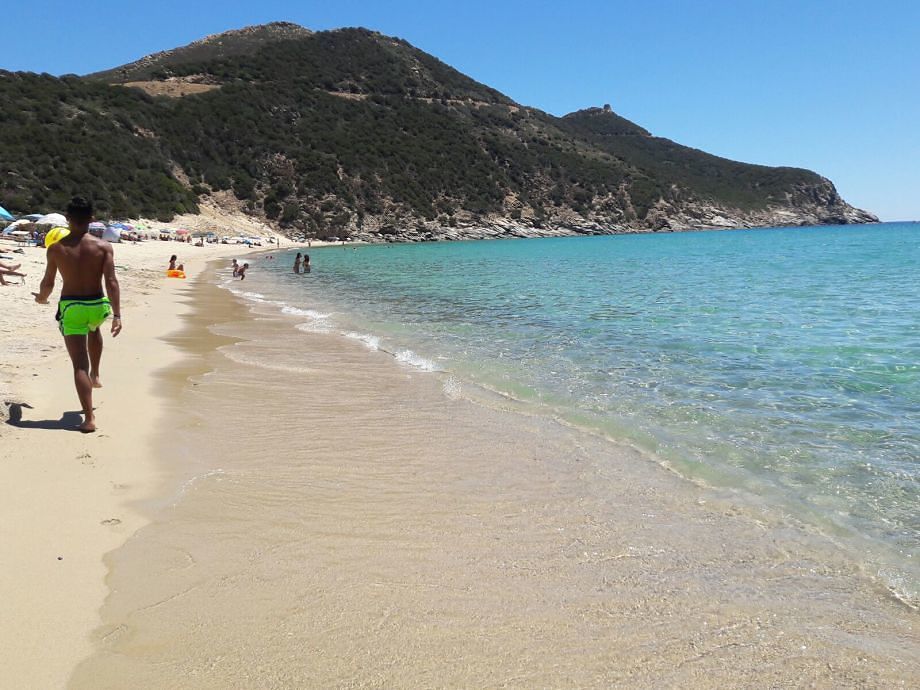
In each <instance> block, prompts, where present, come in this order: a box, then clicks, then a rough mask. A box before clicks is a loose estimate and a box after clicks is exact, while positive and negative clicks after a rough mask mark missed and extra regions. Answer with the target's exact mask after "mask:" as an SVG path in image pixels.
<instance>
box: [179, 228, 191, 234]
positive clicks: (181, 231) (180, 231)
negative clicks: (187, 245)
mask: <svg viewBox="0 0 920 690" xmlns="http://www.w3.org/2000/svg"><path fill="white" fill-rule="evenodd" d="M188 233H189V231H188V230H186V229H185V228H179V229H178V230H176V234H177V235H188Z"/></svg>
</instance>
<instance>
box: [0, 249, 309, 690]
mask: <svg viewBox="0 0 920 690" xmlns="http://www.w3.org/2000/svg"><path fill="white" fill-rule="evenodd" d="M295 246H296V245H295ZM0 249H2V251H3V252H4V253H6V252H8V251H9V250H11V249H13V246H7V245H6V244H3V245H0ZM271 249H272V248H269V251H270V250H271ZM172 253H178V254H181V255H182V258H183V259H184V261H185V263H186V274H187V276H188V278H187V280H185V281H182V280H170V279H166V278H165V277H164V271H163V270H162V266H163V265H164V264H165V259H166V258H168V256H169V255H170V254H172ZM252 253H253V250H252V249H251V248H249V247H244V246H242V245H210V246H207V247H205V248H202V247H190V246H189V247H187V246H185V245H181V244H179V243H175V242H168V243H167V242H158V241H149V242H144V243H141V244H139V245H132V244H128V243H125V244H122V245H116V247H115V260H116V265H117V267H118V268H117V270H118V274H119V282H120V283H121V287H122V302H123V313H124V315H125V330H124V331H123V332H122V334H121V335H120V336H119V337H118V338H117V339H114V340H113V339H112V338H111V337H110V335H109V334H108V331H107V330H106V326H103V334H104V338H105V350H104V354H103V359H102V379H103V384H104V388H103V389H101V390H99V391H97V392H96V393H95V395H94V403H95V405H96V407H97V409H98V414H99V431H98V432H96V433H95V434H89V435H83V434H80V433H77V432H74V431H70V430H69V429H67V428H66V427H73V426H74V425H75V423H74V420H75V419H77V420H78V419H79V418H80V415H78V414H76V413H75V412H74V411H75V410H77V409H78V408H79V404H78V402H77V398H76V393H75V391H74V390H73V383H72V381H71V376H70V363H69V360H68V358H67V355H66V352H65V350H64V347H63V341H62V339H61V337H60V334H59V333H58V332H57V328H56V325H55V322H54V321H53V314H54V306H53V305H51V306H42V305H37V304H35V303H34V301H33V300H32V298H31V294H30V291H31V290H33V289H37V288H36V287H35V286H36V285H37V281H38V279H39V278H40V277H41V274H42V270H43V266H44V251H42V250H40V249H38V248H33V247H29V248H27V249H26V250H25V253H24V254H15V253H14V254H12V256H14V257H16V259H15V261H16V262H19V261H22V263H23V268H22V269H21V270H23V271H25V272H26V273H27V274H28V276H27V278H26V279H25V282H26V285H24V286H22V285H19V286H17V285H11V286H7V287H5V288H2V292H0V303H2V305H3V307H4V309H3V315H2V316H0V321H2V323H3V324H4V325H5V327H6V328H5V330H6V333H7V335H6V336H4V338H3V341H4V345H5V346H6V348H7V354H8V356H7V358H6V360H5V361H4V362H3V366H2V372H3V381H2V384H3V385H0V393H2V395H3V402H4V403H5V404H4V405H3V408H2V414H0V436H2V444H0V482H2V484H3V485H4V486H6V487H10V490H8V491H7V493H6V494H5V500H4V501H3V502H0V543H2V544H3V545H4V548H3V550H2V552H0V558H2V561H0V566H2V567H0V589H2V590H3V591H4V593H5V594H6V596H4V597H3V601H2V603H0V618H2V619H3V621H4V626H3V631H2V632H0V658H2V659H3V660H4V662H5V663H4V667H5V668H4V680H5V682H6V683H9V684H10V686H11V687H33V688H56V687H63V686H64V685H65V683H66V680H67V678H68V677H69V675H70V673H71V672H72V670H73V668H74V667H75V666H76V664H77V663H78V662H79V661H80V660H81V659H82V658H84V657H86V656H87V655H89V654H90V653H91V652H92V651H93V647H92V643H91V640H90V633H91V632H92V630H93V629H94V628H95V627H96V626H97V625H98V622H99V618H98V615H99V614H98V612H99V608H100V606H101V605H102V603H103V601H104V599H105V597H106V596H107V595H108V586H107V584H106V576H107V567H106V566H105V565H104V563H103V556H104V555H105V554H107V553H109V552H111V551H113V550H115V549H117V548H118V547H119V546H121V545H122V544H123V543H124V542H125V541H126V540H128V539H130V538H131V536H132V535H133V534H134V533H135V532H136V531H137V530H138V529H139V528H140V527H142V526H143V525H144V524H146V523H147V520H148V516H147V515H145V514H144V512H143V510H140V509H139V507H138V506H139V505H141V504H142V502H143V501H144V500H145V499H147V498H149V497H150V496H152V495H155V493H156V491H157V486H158V485H159V483H160V482H161V481H162V480H163V474H162V473H163V467H162V465H161V463H160V460H159V458H158V457H157V454H156V452H155V450H154V445H155V444H154V440H155V438H156V437H157V436H158V435H159V434H161V433H162V428H161V427H160V420H161V418H162V416H163V414H164V412H165V410H166V409H167V408H168V406H169V403H170V396H169V395H166V394H164V392H163V391H162V390H160V389H158V385H159V384H158V378H157V377H156V376H149V375H148V374H150V373H153V372H156V371H158V370H160V369H162V368H164V367H168V366H172V365H173V364H175V363H176V362H177V361H179V360H180V359H181V357H182V353H181V352H180V350H179V349H178V348H177V347H175V345H174V344H172V343H170V342H169V336H170V334H171V333H173V332H174V331H176V330H178V329H179V328H180V326H181V316H182V314H184V313H185V312H186V311H187V310H188V309H189V305H188V299H189V296H190V295H191V294H193V287H192V286H193V283H194V281H195V280H196V276H197V275H198V273H199V272H200V271H201V270H202V266H203V264H204V263H205V262H206V261H213V260H217V259H221V260H223V259H227V260H229V258H232V257H233V256H248V255H250V254H252ZM59 291H60V281H59V280H58V282H57V285H56V290H55V296H54V297H53V298H52V299H53V300H54V299H56V295H57V293H59ZM10 403H13V405H12V406H10ZM8 415H9V417H10V418H11V419H8ZM20 416H21V420H20V421H17V418H19V417H20ZM59 559H60V560H59Z"/></svg>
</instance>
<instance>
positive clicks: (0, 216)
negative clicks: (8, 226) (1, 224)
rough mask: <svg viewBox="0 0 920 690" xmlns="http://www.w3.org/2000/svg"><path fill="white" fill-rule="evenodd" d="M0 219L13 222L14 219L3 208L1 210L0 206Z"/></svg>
mask: <svg viewBox="0 0 920 690" xmlns="http://www.w3.org/2000/svg"><path fill="white" fill-rule="evenodd" d="M0 219H2V220H15V218H13V214H12V213H10V212H9V211H7V210H6V209H5V208H3V207H2V206H0Z"/></svg>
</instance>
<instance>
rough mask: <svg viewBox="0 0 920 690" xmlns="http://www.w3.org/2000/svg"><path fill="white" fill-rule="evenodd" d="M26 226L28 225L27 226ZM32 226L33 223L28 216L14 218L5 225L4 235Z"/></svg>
mask: <svg viewBox="0 0 920 690" xmlns="http://www.w3.org/2000/svg"><path fill="white" fill-rule="evenodd" d="M27 226H28V227H27ZM32 226H33V223H32V221H31V220H29V219H28V218H20V219H19V220H14V221H13V222H12V223H10V224H9V225H7V226H6V229H5V230H4V231H3V234H4V235H11V234H13V232H16V231H23V230H27V229H30V228H31V227H32Z"/></svg>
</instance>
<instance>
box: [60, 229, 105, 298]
mask: <svg viewBox="0 0 920 690" xmlns="http://www.w3.org/2000/svg"><path fill="white" fill-rule="evenodd" d="M48 258H49V260H52V261H53V262H54V265H55V266H56V267H57V270H58V271H60V273H61V278H62V279H63V281H64V285H63V287H62V288H61V295H65V296H67V297H92V296H94V295H99V294H101V293H102V276H103V274H104V271H105V267H106V263H109V262H114V252H113V251H112V245H111V244H109V243H108V242H106V241H105V240H100V239H99V238H98V237H93V236H92V235H90V234H89V233H86V234H83V235H80V236H77V237H74V235H68V236H67V237H65V238H64V239H62V240H61V241H60V242H57V243H55V244H53V245H51V247H50V248H49V249H48Z"/></svg>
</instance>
